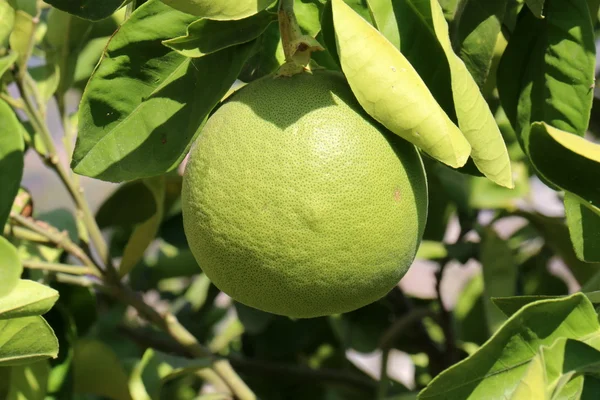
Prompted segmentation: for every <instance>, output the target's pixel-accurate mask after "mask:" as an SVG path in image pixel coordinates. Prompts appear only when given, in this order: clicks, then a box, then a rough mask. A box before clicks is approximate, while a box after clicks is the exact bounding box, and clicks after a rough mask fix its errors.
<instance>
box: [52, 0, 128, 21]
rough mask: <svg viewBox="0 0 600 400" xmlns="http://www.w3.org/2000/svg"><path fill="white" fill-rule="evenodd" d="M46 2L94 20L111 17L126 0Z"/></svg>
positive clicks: (60, 0) (53, 0) (56, 0)
mask: <svg viewBox="0 0 600 400" xmlns="http://www.w3.org/2000/svg"><path fill="white" fill-rule="evenodd" d="M44 1H45V2H46V3H48V4H50V5H52V6H54V7H56V8H58V9H59V10H62V11H65V12H68V13H69V14H73V15H76V16H78V17H80V18H84V19H91V20H93V21H97V20H101V19H104V18H107V17H110V16H111V15H112V14H113V13H114V12H115V11H116V10H118V9H119V8H120V7H121V5H122V4H123V3H125V1H124V0H102V1H89V0H44Z"/></svg>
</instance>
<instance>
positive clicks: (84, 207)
mask: <svg viewBox="0 0 600 400" xmlns="http://www.w3.org/2000/svg"><path fill="white" fill-rule="evenodd" d="M16 78H17V79H16V85H17V88H18V89H19V92H20V94H21V99H22V100H23V104H24V106H25V109H24V110H25V113H26V114H27V117H28V118H29V120H30V121H31V124H32V125H33V127H34V129H35V131H36V132H37V133H38V134H39V135H40V138H41V139H42V142H43V143H44V146H45V147H46V149H47V151H48V154H47V155H42V154H40V156H41V157H42V158H43V159H44V161H45V162H46V164H47V165H49V166H50V168H52V169H53V170H54V171H56V173H57V174H58V176H59V178H60V179H61V181H62V182H63V184H64V185H65V187H66V188H67V190H68V192H69V194H70V195H71V198H72V199H73V201H74V202H75V205H76V206H77V208H78V209H79V210H81V213H82V218H83V223H84V224H85V226H86V228H87V229H88V231H89V234H90V239H91V241H92V243H93V244H94V248H95V250H96V251H97V252H98V255H99V256H100V258H101V259H102V262H103V263H104V265H105V266H107V267H108V266H109V265H111V261H110V255H109V253H108V246H107V244H106V241H105V240H104V237H103V236H102V233H101V232H100V228H99V227H98V224H97V223H96V219H95V218H94V214H93V213H92V211H91V209H90V207H89V204H88V202H87V201H86V200H85V198H84V196H83V190H82V189H81V188H80V187H79V186H78V185H76V184H75V183H74V181H73V180H72V179H71V176H70V174H69V172H68V170H67V169H66V168H65V166H64V165H63V164H62V163H61V162H60V160H59V157H58V152H57V150H56V146H55V145H54V141H53V140H52V134H51V133H50V131H49V130H48V127H47V125H46V123H45V121H44V118H43V117H42V116H41V115H40V113H39V111H38V109H37V108H36V107H35V106H34V104H33V102H32V101H31V98H30V96H29V93H28V91H27V90H26V88H25V86H24V85H23V81H22V80H21V79H20V78H19V77H18V76H16Z"/></svg>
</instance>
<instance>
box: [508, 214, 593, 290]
mask: <svg viewBox="0 0 600 400" xmlns="http://www.w3.org/2000/svg"><path fill="white" fill-rule="evenodd" d="M517 215H519V216H522V217H524V218H526V219H528V220H529V222H531V224H532V225H533V226H534V227H535V228H536V230H537V231H538V232H539V234H540V235H541V236H542V237H543V238H544V240H545V242H546V245H547V246H548V247H549V248H550V249H552V251H554V253H556V255H557V256H559V257H560V258H562V259H563V261H564V262H565V264H566V265H567V267H569V269H570V270H571V272H572V273H573V276H574V277H575V279H577V281H578V282H579V283H580V284H581V285H584V284H585V283H586V282H587V281H588V280H589V279H590V278H591V277H592V276H594V274H596V273H597V272H598V270H599V269H600V263H586V262H583V261H581V260H579V259H578V258H577V255H576V254H575V251H574V249H573V245H572V244H571V240H570V238H569V231H568V229H567V227H566V226H565V224H564V222H563V220H562V219H561V218H551V217H546V216H544V215H542V214H537V213H528V212H524V211H521V212H519V213H517Z"/></svg>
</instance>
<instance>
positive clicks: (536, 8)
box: [525, 0, 546, 18]
mask: <svg viewBox="0 0 600 400" xmlns="http://www.w3.org/2000/svg"><path fill="white" fill-rule="evenodd" d="M545 1H546V0H525V4H527V7H529V9H530V10H531V12H532V13H533V15H535V16H536V18H544V3H545Z"/></svg>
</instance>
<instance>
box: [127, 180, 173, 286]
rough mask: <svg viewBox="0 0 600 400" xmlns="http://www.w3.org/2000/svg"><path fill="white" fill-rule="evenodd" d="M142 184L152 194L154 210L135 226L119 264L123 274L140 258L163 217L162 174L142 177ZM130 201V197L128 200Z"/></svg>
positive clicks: (163, 189)
mask: <svg viewBox="0 0 600 400" xmlns="http://www.w3.org/2000/svg"><path fill="white" fill-rule="evenodd" d="M144 184H145V185H146V186H147V187H148V189H149V190H150V192H151V194H152V200H151V201H153V202H154V204H155V209H156V212H155V213H154V214H152V215H151V216H150V217H149V218H148V219H147V220H145V221H143V222H142V223H140V224H139V225H137V226H135V228H134V229H133V232H132V234H131V237H130V238H129V241H128V242H127V245H126V246H125V249H124V250H123V257H122V259H121V264H120V265H119V274H120V275H121V276H125V275H126V274H128V273H129V272H130V271H131V269H132V268H133V267H135V266H136V264H137V263H138V262H139V261H140V260H141V259H142V257H143V256H144V252H145V251H146V249H147V248H148V246H149V245H150V243H151V242H152V240H154V238H155V237H156V233H157V232H158V228H159V227H160V223H161V221H162V217H163V205H164V199H165V179H164V177H163V176H161V177H156V178H150V179H144ZM129 201H131V199H130V200H129Z"/></svg>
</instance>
